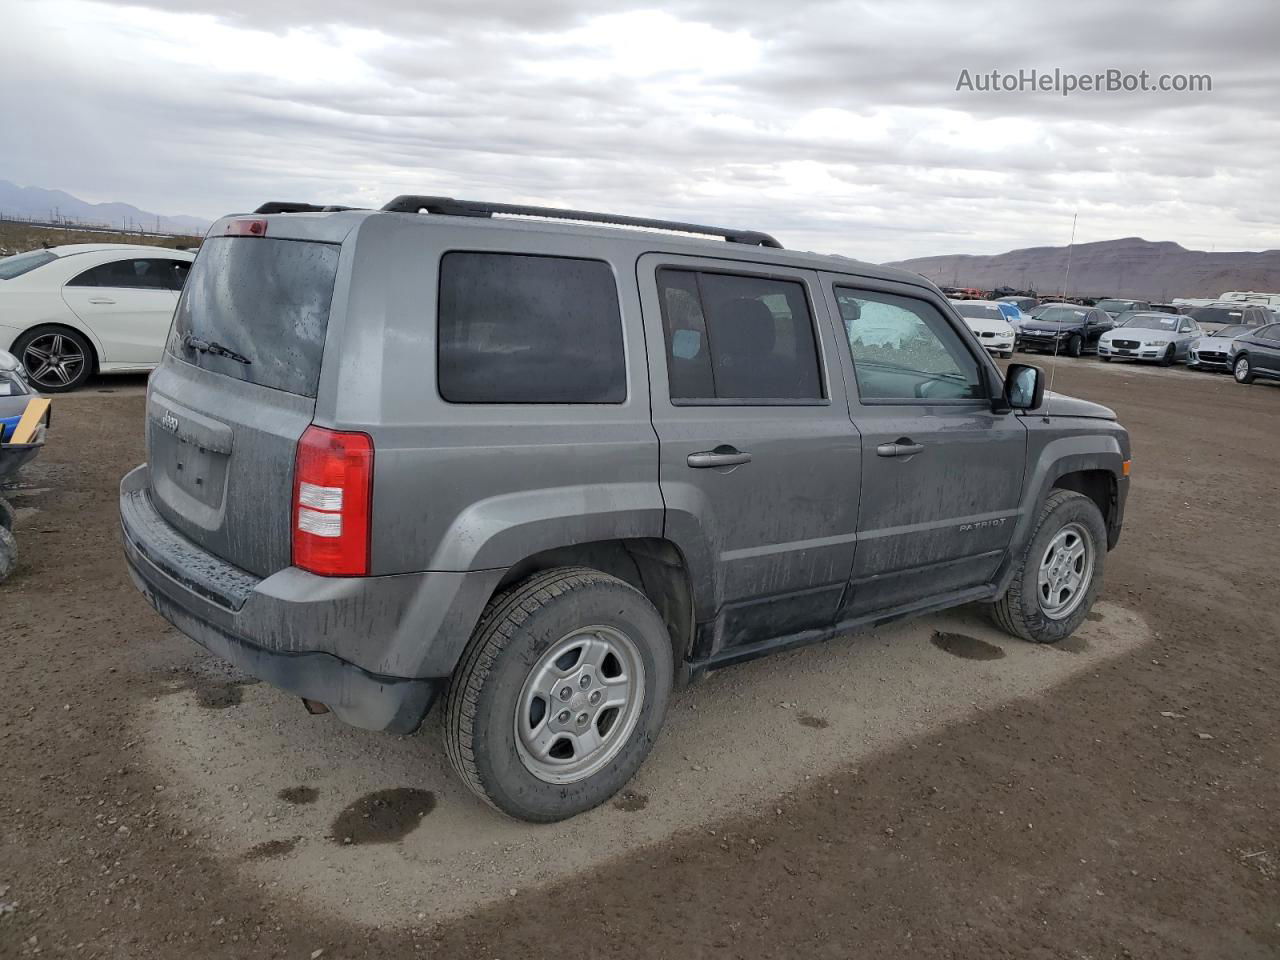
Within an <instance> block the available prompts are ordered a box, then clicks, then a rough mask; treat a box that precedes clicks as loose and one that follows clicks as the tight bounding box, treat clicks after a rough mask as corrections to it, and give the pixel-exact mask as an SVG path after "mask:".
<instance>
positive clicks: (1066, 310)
mask: <svg viewBox="0 0 1280 960" xmlns="http://www.w3.org/2000/svg"><path fill="white" fill-rule="evenodd" d="M1086 312H1087V311H1085V310H1075V309H1072V308H1071V307H1042V308H1041V309H1039V310H1037V311H1036V312H1035V313H1033V314H1032V315H1031V319H1032V320H1036V321H1038V322H1040V323H1083V322H1084V316H1085V313H1086Z"/></svg>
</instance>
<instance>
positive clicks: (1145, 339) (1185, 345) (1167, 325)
mask: <svg viewBox="0 0 1280 960" xmlns="http://www.w3.org/2000/svg"><path fill="white" fill-rule="evenodd" d="M1203 334H1204V331H1203V330H1201V329H1200V328H1199V327H1198V326H1197V325H1196V322H1195V321H1194V320H1192V319H1191V318H1190V317H1183V316H1180V315H1179V314H1176V313H1135V314H1134V315H1133V316H1132V317H1130V318H1129V320H1128V321H1127V322H1125V323H1124V324H1117V325H1116V327H1115V329H1113V330H1108V331H1107V332H1106V333H1104V334H1103V335H1102V336H1101V337H1100V338H1099V339H1098V356H1100V357H1101V358H1102V359H1103V360H1111V359H1112V358H1114V357H1120V358H1121V359H1125V360H1154V361H1156V362H1157V363H1161V364H1163V365H1164V366H1166V367H1167V366H1170V365H1171V364H1173V363H1176V362H1177V361H1178V360H1185V359H1186V358H1187V355H1188V354H1189V353H1190V352H1191V344H1192V343H1193V342H1195V340H1197V339H1198V338H1199V337H1201V336H1202V335H1203Z"/></svg>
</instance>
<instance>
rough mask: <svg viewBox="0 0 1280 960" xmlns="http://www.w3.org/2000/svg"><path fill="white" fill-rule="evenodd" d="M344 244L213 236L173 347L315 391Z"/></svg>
mask: <svg viewBox="0 0 1280 960" xmlns="http://www.w3.org/2000/svg"><path fill="white" fill-rule="evenodd" d="M340 249H341V248H340V247H338V246H337V245H336V244H331V243H314V242H311V241H303V240H274V239H270V238H266V237H213V238H211V239H209V240H206V241H205V242H204V245H203V246H202V247H201V248H200V253H199V255H198V256H197V257H196V260H195V263H193V264H192V265H191V272H190V274H189V275H188V277H187V282H186V286H185V288H184V289H183V292H182V297H181V298H180V299H179V301H178V309H177V312H176V314H175V315H174V322H173V331H172V333H171V334H170V336H169V347H168V349H169V352H170V353H171V354H173V355H174V356H175V357H178V358H179V359H180V360H185V361H186V362H187V363H191V364H194V365H196V366H197V367H200V368H201V369H204V370H209V371H211V372H213V373H220V374H223V375H225V376H228V377H235V378H236V379H237V380H244V381H246V382H248V383H256V384H260V385H262V386H264V387H271V388H272V389H275V390H284V391H286V392H288V393H296V394H301V395H303V396H307V397H314V396H315V395H316V387H317V385H318V383H319V381H320V361H321V356H322V354H323V353H324V338H325V333H326V332H327V330H328V329H329V308H330V306H331V305H332V302H333V284H334V280H335V279H336V277H337V275H338V255H339V252H340ZM228 354H233V355H234V356H229V355H228Z"/></svg>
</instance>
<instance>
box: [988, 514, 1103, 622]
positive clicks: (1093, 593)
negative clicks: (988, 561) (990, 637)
mask: <svg viewBox="0 0 1280 960" xmlns="http://www.w3.org/2000/svg"><path fill="white" fill-rule="evenodd" d="M1077 545H1078V546H1079V548H1080V549H1081V551H1082V552H1081V554H1080V560H1079V562H1078V564H1077V562H1076V560H1075V557H1074V551H1075V549H1076V547H1077ZM1106 555H1107V528H1106V524H1105V523H1104V522H1103V520H1102V513H1101V512H1100V511H1099V510H1098V506H1097V504H1095V503H1094V502H1093V501H1092V500H1090V499H1089V498H1088V497H1086V496H1085V495H1084V494H1081V493H1075V492H1074V491H1071V490H1054V491H1053V492H1052V493H1051V494H1050V495H1049V496H1048V498H1047V499H1046V500H1045V502H1044V506H1043V507H1041V509H1040V517H1039V519H1038V520H1037V522H1036V528H1035V531H1034V532H1033V533H1032V534H1031V539H1030V541H1029V542H1028V544H1027V546H1026V548H1025V549H1024V550H1023V551H1022V555H1021V556H1020V557H1019V558H1018V561H1017V566H1016V567H1015V568H1014V574H1013V580H1012V582H1011V583H1010V584H1009V589H1008V590H1007V591H1005V594H1004V596H1003V597H1001V598H1000V599H999V600H997V601H996V602H995V603H993V604H992V605H991V615H992V619H993V620H994V621H995V623H996V625H997V626H998V627H1000V629H1001V630H1004V631H1005V632H1006V633H1009V634H1012V635H1013V636H1015V637H1021V638H1022V639H1023V640H1030V641H1031V642H1032V643H1057V642H1058V641H1059V640H1063V639H1065V638H1066V637H1069V636H1071V634H1073V633H1074V632H1075V631H1076V629H1077V628H1078V627H1079V626H1080V624H1081V623H1083V622H1084V619H1085V617H1086V616H1088V615H1089V609H1090V608H1091V607H1092V606H1093V601H1094V600H1095V599H1096V598H1097V596H1098V590H1099V589H1100V588H1101V586H1102V569H1103V563H1104V560H1105V558H1106ZM1077 567H1078V577H1079V583H1078V585H1077V586H1076V587H1075V588H1074V589H1070V584H1071V582H1072V575H1073V574H1076V573H1077Z"/></svg>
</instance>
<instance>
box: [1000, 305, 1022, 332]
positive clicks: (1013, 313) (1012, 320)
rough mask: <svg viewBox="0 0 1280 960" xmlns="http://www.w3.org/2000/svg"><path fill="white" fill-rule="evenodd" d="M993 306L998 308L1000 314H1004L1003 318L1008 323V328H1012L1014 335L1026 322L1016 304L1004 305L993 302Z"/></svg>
mask: <svg viewBox="0 0 1280 960" xmlns="http://www.w3.org/2000/svg"><path fill="white" fill-rule="evenodd" d="M994 302H995V305H996V306H997V307H999V308H1000V312H1001V313H1003V314H1004V318H1005V319H1006V320H1008V321H1009V326H1011V327H1013V330H1014V332H1015V333H1017V332H1018V331H1019V330H1021V329H1022V324H1023V323H1024V322H1025V321H1026V319H1027V315H1026V314H1025V313H1023V312H1022V309H1021V308H1020V307H1019V306H1018V305H1017V304H1016V303H1005V302H1003V301H1000V300H996V301H994Z"/></svg>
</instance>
